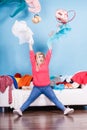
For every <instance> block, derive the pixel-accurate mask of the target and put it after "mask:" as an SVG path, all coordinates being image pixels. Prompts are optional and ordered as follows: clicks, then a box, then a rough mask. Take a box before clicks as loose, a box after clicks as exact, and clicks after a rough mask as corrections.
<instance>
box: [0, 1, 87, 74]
mask: <svg viewBox="0 0 87 130" xmlns="http://www.w3.org/2000/svg"><path fill="white" fill-rule="evenodd" d="M54 1H55V2H54ZM40 3H41V7H42V10H41V12H40V16H41V18H42V21H41V22H40V23H39V24H34V23H32V21H31V19H32V16H33V14H32V13H30V12H29V13H28V10H27V8H26V9H24V10H23V11H22V12H20V13H19V14H18V15H16V16H15V17H13V18H11V17H10V16H9V15H10V13H11V11H12V10H13V9H14V8H15V7H16V5H15V4H12V6H11V5H9V4H8V6H0V75H3V74H11V75H14V74H15V73H17V72H18V73H21V74H26V73H27V74H31V64H30V59H29V48H28V45H27V44H23V45H20V44H19V40H18V39H17V38H16V37H15V36H14V35H13V34H12V31H11V28H12V26H13V24H14V22H15V20H16V19H17V20H25V21H26V22H27V24H28V25H29V27H30V28H31V29H32V31H33V32H34V41H35V44H34V50H35V51H42V52H44V53H45V52H46V51H47V44H46V43H47V39H48V37H49V36H48V34H49V33H50V32H51V31H52V30H54V31H56V25H57V21H56V19H55V12H56V10H57V9H59V8H64V9H66V10H72V9H73V10H75V11H76V17H75V19H74V20H73V21H72V22H71V23H69V24H70V27H71V28H72V30H71V32H69V33H68V35H66V36H64V37H62V38H61V39H60V40H58V41H55V43H54V44H53V55H52V59H51V62H50V75H59V74H62V75H67V74H68V75H71V74H74V73H75V72H77V71H80V70H86V71H87V34H86V33H87V1H86V0H85V1H78V0H75V1H70V0H40Z"/></svg>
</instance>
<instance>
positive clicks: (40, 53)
mask: <svg viewBox="0 0 87 130" xmlns="http://www.w3.org/2000/svg"><path fill="white" fill-rule="evenodd" d="M37 55H42V56H43V58H45V55H44V53H42V52H37V53H36V54H35V58H36V57H37Z"/></svg>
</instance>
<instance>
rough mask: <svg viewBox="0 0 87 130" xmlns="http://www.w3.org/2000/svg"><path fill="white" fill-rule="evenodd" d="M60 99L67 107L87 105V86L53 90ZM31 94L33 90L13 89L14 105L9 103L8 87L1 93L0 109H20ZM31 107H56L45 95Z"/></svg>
mask: <svg viewBox="0 0 87 130" xmlns="http://www.w3.org/2000/svg"><path fill="white" fill-rule="evenodd" d="M53 91H54V92H55V94H56V96H57V97H58V99H59V100H60V101H61V102H62V103H63V104H64V105H66V106H70V105H87V86H85V87H84V88H77V89H63V90H53ZM30 93H31V89H28V90H26V89H13V90H12V103H10V104H9V102H8V98H9V97H8V87H7V89H6V91H5V92H4V93H1V92H0V107H2V108H4V107H10V108H16V109H17V108H19V107H20V106H21V105H22V104H23V103H24V102H25V100H26V99H27V98H28V96H29V95H30ZM30 106H54V104H53V103H52V102H51V101H50V100H49V99H48V98H46V97H45V96H44V95H43V94H42V95H41V96H40V97H39V98H37V99H36V100H35V101H34V102H33V103H32V104H31V105H30Z"/></svg>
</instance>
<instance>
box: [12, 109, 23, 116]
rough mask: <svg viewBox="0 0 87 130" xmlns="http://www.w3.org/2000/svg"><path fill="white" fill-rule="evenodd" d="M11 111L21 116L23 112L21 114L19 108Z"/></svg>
mask: <svg viewBox="0 0 87 130" xmlns="http://www.w3.org/2000/svg"><path fill="white" fill-rule="evenodd" d="M13 113H14V114H16V115H18V116H22V115H23V114H22V111H21V110H20V109H18V110H16V109H15V110H13Z"/></svg>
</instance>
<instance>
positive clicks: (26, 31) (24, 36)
mask: <svg viewBox="0 0 87 130" xmlns="http://www.w3.org/2000/svg"><path fill="white" fill-rule="evenodd" d="M12 33H13V34H14V35H15V36H16V37H18V38H19V43H20V44H23V43H26V42H27V43H30V44H33V43H34V40H33V32H32V30H31V29H30V28H29V27H28V26H27V23H26V22H25V21H18V20H16V21H15V23H14V25H13V27H12Z"/></svg>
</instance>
